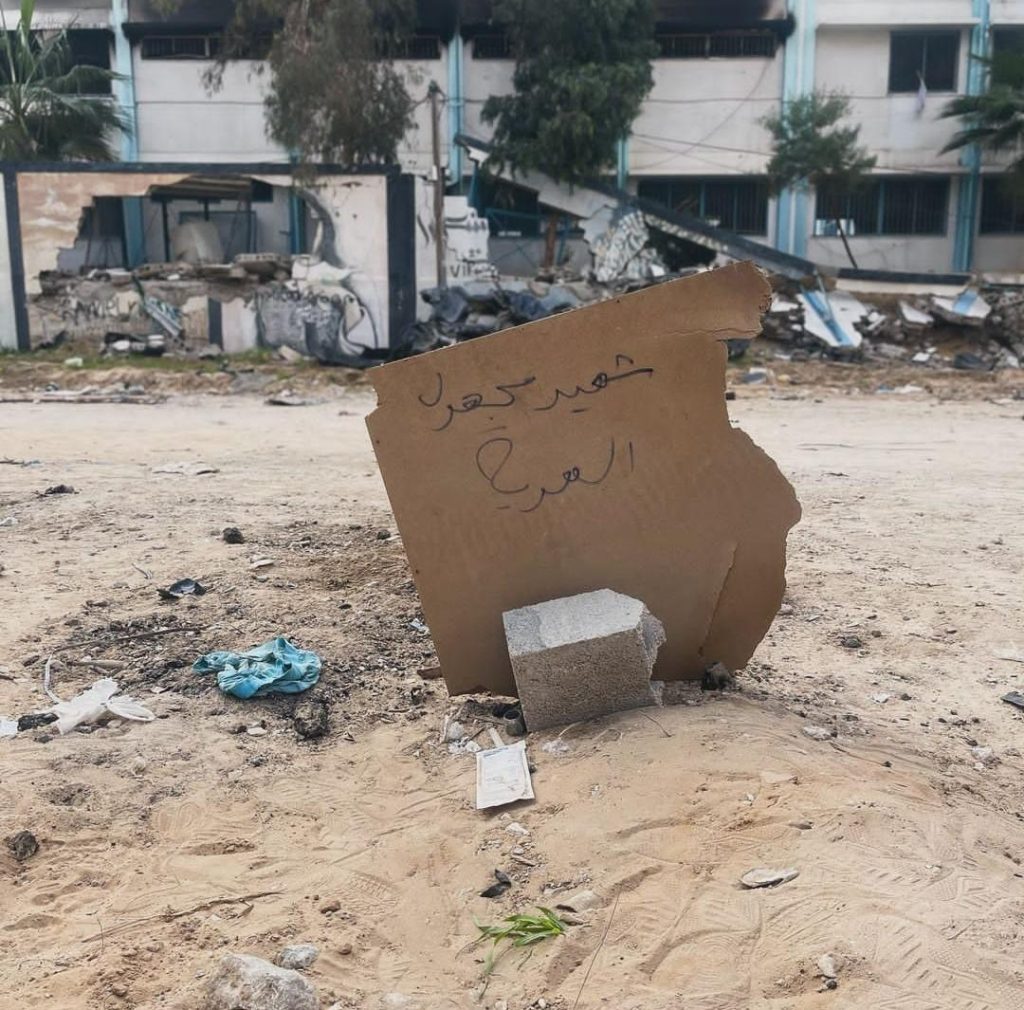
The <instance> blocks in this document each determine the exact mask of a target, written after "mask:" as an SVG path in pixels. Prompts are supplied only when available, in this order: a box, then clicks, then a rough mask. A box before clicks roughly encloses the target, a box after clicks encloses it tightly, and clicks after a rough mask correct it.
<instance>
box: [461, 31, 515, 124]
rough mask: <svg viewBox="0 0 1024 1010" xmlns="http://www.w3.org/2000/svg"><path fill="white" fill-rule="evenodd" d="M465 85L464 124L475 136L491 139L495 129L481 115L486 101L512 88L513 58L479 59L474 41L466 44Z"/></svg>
mask: <svg viewBox="0 0 1024 1010" xmlns="http://www.w3.org/2000/svg"><path fill="white" fill-rule="evenodd" d="M464 46H465V48H464V50H463V52H464V59H463V63H462V66H463V87H462V91H463V94H464V95H465V98H466V107H465V113H464V116H463V124H464V129H465V132H466V133H468V134H469V135H470V136H471V137H479V138H480V139H482V140H490V138H491V135H492V134H493V132H494V131H493V129H492V128H491V127H490V126H487V125H486V124H485V123H484V121H483V120H482V119H481V118H480V114H481V112H482V111H483V107H484V106H483V103H484V102H485V101H486V100H487V99H488V98H490V97H491V95H506V94H508V93H509V92H510V91H511V90H512V74H513V72H514V71H515V66H516V65H515V62H514V61H513V60H475V59H473V44H472V43H471V42H466V43H464Z"/></svg>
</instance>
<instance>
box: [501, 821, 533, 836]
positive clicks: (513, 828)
mask: <svg viewBox="0 0 1024 1010" xmlns="http://www.w3.org/2000/svg"><path fill="white" fill-rule="evenodd" d="M505 832H506V834H509V835H518V836H519V837H520V838H526V837H528V836H529V834H530V831H529V829H528V828H524V827H523V826H522V824H520V823H519V821H510V822H509V823H508V824H506V825H505Z"/></svg>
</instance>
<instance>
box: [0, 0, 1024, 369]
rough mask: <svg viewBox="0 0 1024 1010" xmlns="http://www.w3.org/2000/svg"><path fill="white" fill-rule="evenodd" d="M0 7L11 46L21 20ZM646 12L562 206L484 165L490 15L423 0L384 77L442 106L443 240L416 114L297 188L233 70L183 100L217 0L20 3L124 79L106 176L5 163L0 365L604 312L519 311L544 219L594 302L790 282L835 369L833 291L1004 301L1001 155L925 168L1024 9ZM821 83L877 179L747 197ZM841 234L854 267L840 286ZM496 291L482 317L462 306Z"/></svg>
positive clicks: (461, 3) (200, 64)
mask: <svg viewBox="0 0 1024 1010" xmlns="http://www.w3.org/2000/svg"><path fill="white" fill-rule="evenodd" d="M3 6H4V12H5V15H6V18H7V23H8V26H9V27H13V26H14V25H15V24H17V19H18V16H19V13H18V10H17V9H16V8H15V6H14V5H13V4H12V2H11V0H6V2H5V3H4V4H3ZM656 7H657V23H656V28H655V41H656V43H657V47H658V53H659V55H658V57H657V58H656V59H655V61H654V87H653V89H652V91H651V93H650V94H649V95H648V97H647V99H646V100H645V102H644V104H643V107H642V109H641V112H640V115H639V116H638V118H637V120H636V122H635V123H634V126H633V130H632V132H631V134H630V136H629V137H626V138H623V140H622V141H621V142H620V144H619V148H618V152H617V168H616V172H615V176H614V178H613V179H608V180H605V181H604V182H602V183H600V184H596V185H595V186H593V187H577V189H576V190H573V191H569V190H567V189H566V187H562V186H559V185H557V184H555V183H553V182H552V181H551V180H545V179H543V178H531V177H525V176H518V177H512V176H510V175H503V174H502V173H497V172H495V171H493V170H492V169H491V168H490V167H489V166H487V164H486V161H487V151H488V141H489V137H490V131H489V128H488V127H487V125H486V124H485V123H484V122H483V121H482V118H481V112H482V109H483V103H484V102H485V100H486V99H487V98H488V97H489V96H491V95H493V94H500V93H504V92H507V91H508V90H509V89H510V88H511V83H512V73H513V68H514V62H513V60H512V54H511V51H510V45H509V38H508V35H507V33H506V32H505V31H504V30H503V28H502V25H501V24H500V21H499V20H498V19H497V17H496V13H495V8H494V5H493V3H492V2H490V0H420V2H419V3H418V4H417V16H418V21H417V25H418V27H417V31H416V34H415V36H414V37H413V38H411V39H410V40H409V41H408V43H407V44H406V46H405V47H404V49H403V51H402V52H401V54H400V55H399V56H398V62H399V63H400V65H401V66H403V67H404V68H405V69H406V71H407V73H408V78H409V85H410V92H411V94H412V95H413V98H414V99H416V100H417V101H418V100H419V99H420V98H422V97H423V96H424V95H425V93H426V90H427V88H428V86H429V85H430V84H431V83H432V82H433V83H436V84H438V85H439V86H440V88H441V91H442V92H443V95H444V99H443V102H442V104H441V109H440V132H441V136H440V160H441V163H442V166H443V169H444V173H445V178H444V180H443V181H444V188H445V192H446V196H445V200H444V214H443V221H442V222H441V229H440V230H441V234H440V236H438V231H439V228H438V222H437V220H436V219H435V213H434V210H433V207H432V189H433V183H432V182H431V181H430V178H431V170H432V161H433V155H432V150H431V147H432V145H431V137H432V131H431V127H432V123H431V115H430V106H429V103H427V102H418V104H417V106H416V108H415V113H414V118H415V128H414V129H411V130H410V131H409V132H408V134H407V136H406V139H405V142H404V145H403V147H402V149H401V150H400V152H399V155H400V158H399V161H400V164H399V165H397V166H394V167H390V168H388V169H387V170H381V169H370V170H366V171H342V170H340V169H337V168H331V167H325V166H321V167H319V168H318V169H317V171H316V176H315V178H314V179H313V180H312V181H311V180H310V179H308V178H304V179H303V180H302V181H301V182H300V181H299V180H297V179H296V178H295V177H294V175H293V169H292V166H291V164H290V162H289V159H288V157H287V152H285V151H283V150H281V149H279V148H277V147H276V146H275V145H274V144H273V142H271V141H270V140H269V139H268V138H267V136H266V132H265V127H264V109H263V88H262V85H261V84H260V82H259V79H258V77H255V76H254V74H253V72H254V70H256V69H257V65H256V64H255V63H254V62H253V61H252V60H233V61H231V62H229V63H228V64H227V66H226V67H225V68H224V74H223V79H222V85H221V87H220V88H219V89H218V90H214V91H210V90H209V89H208V88H207V87H206V85H205V84H204V80H203V76H204V73H206V72H207V71H208V70H210V69H211V68H212V67H213V65H214V61H215V59H216V57H217V54H218V53H219V51H220V39H221V38H222V34H223V31H224V26H225V24H226V23H227V20H228V18H229V17H230V15H231V11H232V4H231V3H230V2H229V0H214V2H202V3H200V2H198V0H186V2H183V3H178V4H175V5H173V6H172V7H169V6H168V5H166V4H163V3H160V2H159V0H82V2H79V3H67V2H63V3H58V2H54V0H39V2H38V4H37V12H36V22H37V24H38V25H39V26H40V27H66V28H68V29H69V37H70V41H71V45H72V50H73V52H74V53H75V56H76V58H77V59H78V60H80V61H81V62H87V63H91V64H93V65H99V66H104V67H107V68H109V69H111V70H114V71H117V73H118V74H119V75H120V79H119V80H117V81H115V82H114V84H113V85H112V88H113V94H112V98H113V100H116V101H118V102H119V103H120V104H121V105H122V107H123V108H124V109H125V110H126V111H127V112H128V114H129V118H130V119H131V122H132V124H133V129H132V131H131V132H130V133H129V134H125V136H124V137H123V138H122V142H121V143H122V148H121V161H120V162H119V163H117V164H114V165H104V166H80V165H60V166H46V165H21V166H19V165H8V166H5V169H4V191H3V207H2V210H3V214H2V221H0V224H2V225H3V226H4V228H5V233H6V241H4V240H3V238H2V237H0V259H2V260H3V263H2V264H0V269H2V271H3V277H4V278H5V279H6V278H9V280H5V283H4V284H3V285H0V288H2V290H0V348H8V349H14V348H21V349H27V348H30V347H37V346H40V345H42V344H47V343H53V342H55V341H59V340H60V339H62V335H63V336H71V337H77V336H86V337H90V338H96V339H98V340H102V341H105V342H106V343H107V344H109V345H111V346H114V345H116V346H117V347H124V346H125V341H127V342H128V345H129V346H131V347H133V348H135V347H142V348H151V349H156V348H158V347H159V345H160V341H161V340H172V341H174V342H175V343H176V345H178V346H181V345H184V346H185V347H186V348H191V349H201V348H203V347H205V346H208V345H213V346H214V347H216V348H219V349H222V350H224V351H235V350H244V349H246V348H249V347H253V346H271V347H273V346H279V345H285V346H289V347H292V348H293V349H295V350H297V351H299V352H300V353H305V354H312V355H314V356H316V357H318V358H320V359H322V360H325V361H336V362H351V361H353V360H355V359H360V360H363V361H365V360H366V359H367V357H369V358H370V359H371V360H375V359H376V358H379V357H383V356H386V355H387V354H392V353H394V352H395V349H396V348H399V347H401V346H404V345H406V344H408V342H409V340H410V333H411V332H412V331H414V329H415V326H416V324H417V322H419V323H420V324H424V323H427V322H428V321H429V320H431V319H433V320H434V321H436V320H437V319H438V316H439V313H441V314H442V317H443V316H444V314H445V313H446V314H447V316H449V317H450V316H451V314H452V312H456V314H457V315H458V316H459V318H458V321H459V323H460V325H461V324H462V323H465V322H466V319H467V317H469V316H472V317H473V319H472V321H471V324H470V326H469V331H468V335H473V334H474V333H479V332H490V331H491V330H492V329H494V328H496V327H500V326H501V325H506V324H507V323H508V321H509V320H512V321H523V320H524V319H530V318H536V317H537V315H538V313H541V314H543V313H544V312H547V311H557V310H561V309H563V308H568V307H572V306H573V305H575V304H578V303H580V302H581V301H588V300H593V298H595V297H600V296H601V292H600V291H595V290H593V289H592V288H591V289H590V290H584V289H582V288H580V287H577V288H575V289H572V290H570V291H569V292H568V293H566V292H565V291H564V290H555V291H554V292H552V291H551V290H549V289H547V288H542V287H537V286H536V285H535V286H534V288H533V289H530V288H529V286H528V284H527V282H526V280H525V279H527V278H532V277H533V276H534V274H535V273H536V271H537V267H538V264H539V263H540V262H541V259H542V256H543V245H544V239H543V237H542V235H541V232H542V230H543V227H544V221H545V220H546V219H547V217H548V216H549V215H550V214H552V213H554V214H557V215H558V217H559V220H560V226H559V233H558V244H557V256H558V265H559V266H560V267H561V268H562V271H563V272H564V273H567V274H575V275H576V277H577V278H581V279H585V280H589V281H591V282H594V283H597V284H599V285H600V284H605V285H607V284H609V283H618V282H629V281H630V280H633V279H642V280H648V281H649V280H656V279H659V278H660V277H662V276H665V275H667V274H668V273H672V272H679V271H680V270H683V271H685V270H687V269H692V268H698V267H701V266H703V265H708V264H711V263H718V262H722V260H734V259H753V260H754V261H755V262H757V263H758V264H759V265H761V266H762V267H763V268H765V269H766V270H768V271H770V272H771V273H772V274H774V275H777V276H780V277H783V278H786V279H788V280H789V281H791V282H792V283H793V284H794V285H797V287H795V288H794V290H793V291H791V292H790V293H789V301H788V302H784V304H790V303H792V304H795V305H797V308H798V312H799V314H800V317H801V323H800V325H801V329H805V330H806V331H808V332H812V333H814V334H817V337H818V338H819V339H820V341H821V342H822V343H824V344H825V346H828V347H830V348H832V349H838V350H850V349H856V346H857V344H858V343H859V337H860V336H861V330H863V329H865V328H866V327H867V326H868V325H869V324H867V323H866V322H865V321H864V317H863V316H862V317H858V326H859V327H860V328H859V329H856V328H854V329H853V330H851V327H850V326H849V325H847V324H846V323H844V322H843V320H844V319H845V318H846V316H847V315H848V314H849V313H848V312H846V310H845V309H843V308H842V305H841V307H840V310H839V311H835V310H834V309H833V306H832V305H831V302H830V296H829V294H828V291H830V290H831V289H832V288H833V287H834V286H835V284H836V283H837V281H836V277H837V276H838V283H839V284H840V285H841V286H843V287H845V288H846V289H847V290H848V291H849V292H851V293H852V294H863V293H865V292H867V293H869V294H871V293H874V292H877V291H879V290H882V289H886V288H887V286H888V287H891V286H892V285H893V284H895V285H897V287H899V286H900V285H902V288H900V291H901V292H902V293H903V294H904V295H906V294H908V293H910V294H913V293H914V291H915V289H919V290H920V292H921V293H922V294H927V293H929V292H931V293H933V294H934V293H936V292H938V294H939V295H940V296H941V297H944V298H948V299H951V300H952V303H954V304H960V305H961V306H963V305H965V304H966V302H964V301H963V300H962V299H963V298H964V297H965V295H964V292H969V291H975V290H977V288H978V286H979V284H981V285H983V284H984V283H993V282H995V283H1000V284H1004V285H1005V284H1013V283H1017V282H1019V281H1020V280H1021V277H1022V275H1024V243H1022V242H1021V235H1022V233H1024V202H1022V201H1021V200H1020V198H1019V196H1015V195H1013V194H1011V193H1010V192H1009V191H1008V190H1007V189H1006V188H1005V187H1003V186H1002V184H1001V172H1002V168H1003V161H1001V160H1000V159H999V158H994V157H992V156H989V155H985V156H982V155H981V154H979V153H978V152H976V151H971V150H969V151H967V152H964V153H959V152H952V153H947V154H940V153H939V152H940V151H941V150H942V148H943V146H944V145H945V144H946V142H947V141H948V140H949V139H950V137H951V136H952V134H953V133H954V131H955V130H956V123H955V121H953V120H947V119H942V118H940V115H939V114H940V112H941V111H942V109H943V108H944V106H945V104H946V102H947V101H948V99H949V97H950V96H951V95H953V94H963V93H977V92H979V91H980V90H982V89H983V88H984V87H985V80H984V74H983V73H982V72H981V65H980V64H979V63H978V62H977V61H976V60H972V59H971V54H972V53H992V52H998V51H1000V50H1002V49H1005V48H1016V47H1020V46H1021V45H1024V2H1021V0H941V2H935V0H931V2H925V0H905V2H903V3H901V4H898V5H897V4H881V3H861V4H851V3H849V2H847V0H815V2H811V0H717V2H714V3H712V2H705V0H658V3H657V5H656ZM816 88H817V89H826V90H829V89H838V90H843V91H845V92H848V93H849V94H850V95H851V103H852V116H853V119H854V120H855V121H856V122H857V123H858V124H859V125H860V126H861V139H862V141H863V142H864V143H865V144H866V146H867V147H868V149H869V151H870V153H872V154H873V155H875V156H876V158H877V167H876V169H875V170H874V173H873V175H872V178H871V181H870V183H869V185H868V186H867V187H865V188H864V190H863V191H861V192H859V193H858V195H857V196H856V198H853V197H852V196H851V195H849V194H844V193H838V192H826V191H821V192H817V193H815V192H813V191H808V192H803V191H795V190H794V191H786V192H783V193H781V194H779V195H778V196H773V195H772V194H771V193H770V192H769V189H768V186H767V182H766V179H765V176H764V172H765V166H766V163H767V160H768V150H769V138H768V134H767V132H766V131H765V129H764V127H763V125H762V122H761V121H762V119H763V117H764V115H765V114H766V113H767V112H770V111H772V110H773V109H774V108H776V107H777V106H778V104H779V102H781V101H784V100H786V99H791V98H795V97H798V96H800V95H803V94H807V93H809V92H810V91H812V90H814V89H816ZM836 220H840V221H842V222H843V230H844V231H845V232H846V235H847V237H848V240H849V243H850V246H851V249H852V250H853V253H854V254H855V256H856V259H857V263H858V264H859V267H860V268H861V269H860V270H851V269H849V268H848V267H847V266H846V264H847V262H848V261H847V258H846V253H845V252H844V249H843V242H842V239H841V237H840V235H839V234H838V230H837V228H836ZM439 237H440V240H441V243H442V246H443V249H442V254H441V257H440V262H441V263H442V270H441V274H440V275H439V273H438V270H437V265H436V264H437V262H438V257H437V252H436V244H437V239H438V238H439ZM497 275H500V276H501V277H502V278H503V279H504V282H503V285H502V291H501V295H500V297H498V298H491V297H490V296H488V297H486V298H484V299H482V300H481V299H480V298H479V297H478V295H477V294H474V293H473V292H474V291H476V290H477V289H478V288H480V286H481V285H482V284H483V285H485V286H486V284H487V283H490V282H491V281H492V280H493V278H494V277H495V276H497ZM509 278H522V279H523V280H521V281H517V280H509ZM439 283H440V285H441V287H444V286H445V284H447V285H450V286H460V285H464V286H467V290H468V291H469V293H470V298H469V299H468V302H466V304H467V305H469V307H468V308H466V309H465V311H463V308H465V306H463V308H460V307H459V305H458V304H454V305H453V303H452V301H451V299H448V301H447V303H446V304H445V305H442V304H440V302H441V301H442V299H441V297H440V296H429V297H428V298H427V299H426V300H424V299H423V298H421V297H420V292H423V291H425V290H429V289H431V288H434V287H436V286H438V285H439ZM474 285H475V286H476V287H474ZM938 288H941V291H938ZM805 289H806V292H807V293H804V292H805ZM932 289H936V290H935V291H933V290H932ZM798 295H800V297H797V296H798ZM459 297H461V296H459ZM531 299H533V301H531ZM464 301H466V300H465V299H464ZM456 302H457V299H456ZM535 302H536V303H537V304H534V303H535ZM469 303H473V304H471V305H470V304H469ZM854 311H856V310H854ZM940 312H941V309H940ZM997 315H998V316H999V318H1004V317H1006V316H1007V313H1005V312H999V313H997ZM1010 315H1012V313H1010ZM480 317H482V321H481V318H480ZM444 321H445V319H444V318H442V322H444ZM805 324H806V325H805ZM435 335H436V334H428V336H427V338H426V339H427V342H429V340H432V339H433V338H434V336H435ZM459 335H460V336H461V335H464V333H463V331H460V334H459ZM421 337H422V334H420V335H418V336H417V335H416V334H413V339H414V340H416V339H419V346H422V345H423V344H424V340H423V339H420V338H421Z"/></svg>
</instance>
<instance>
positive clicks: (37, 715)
mask: <svg viewBox="0 0 1024 1010" xmlns="http://www.w3.org/2000/svg"><path fill="white" fill-rule="evenodd" d="M57 718H58V716H57V713H56V712H33V713H31V714H30V715H23V716H21V718H20V719H18V723H17V726H18V732H19V733H25V732H27V731H28V730H32V729H38V728H39V727H40V726H49V725H50V723H53V722H56V721H57Z"/></svg>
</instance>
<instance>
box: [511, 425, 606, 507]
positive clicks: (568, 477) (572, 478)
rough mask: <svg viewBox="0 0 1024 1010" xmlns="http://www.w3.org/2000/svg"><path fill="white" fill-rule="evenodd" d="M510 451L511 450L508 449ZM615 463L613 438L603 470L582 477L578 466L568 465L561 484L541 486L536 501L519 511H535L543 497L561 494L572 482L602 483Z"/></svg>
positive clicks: (593, 484) (592, 485)
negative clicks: (593, 474)
mask: <svg viewBox="0 0 1024 1010" xmlns="http://www.w3.org/2000/svg"><path fill="white" fill-rule="evenodd" d="M510 452H511V450H510ZM614 464H615V439H614V438H613V439H612V440H611V444H610V445H609V448H608V463H607V464H606V465H605V468H604V472H603V473H601V474H599V475H598V476H595V477H584V476H583V474H582V473H581V472H580V468H579V467H578V466H573V467H570V468H569V469H568V470H566V471H565V472H564V473H563V474H562V486H561V487H560V488H556V489H555V490H552V489H551V488H546V487H542V488H541V489H540V496H539V497H538V498H537V501H536V502H535V503H534V504H533V505H531V506H530V507H529V508H527V509H520V510H519V511H520V512H535V511H536V510H537V509H539V508H540V507H541V505H542V504H543V503H544V499H545V498H553V497H555V496H556V495H560V494H562V493H563V492H564V491H567V490H568V489H569V487H570V486H571V485H573V484H588V485H590V486H591V487H595V486H596V485H598V484H600V483H602V482H603V481H604V479H605V478H606V477H607V476H608V474H610V473H611V472H612V466H614Z"/></svg>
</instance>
